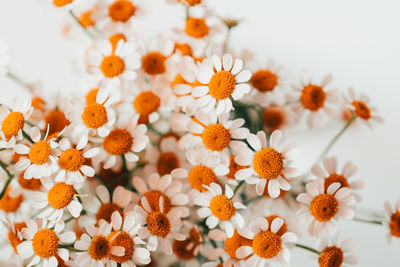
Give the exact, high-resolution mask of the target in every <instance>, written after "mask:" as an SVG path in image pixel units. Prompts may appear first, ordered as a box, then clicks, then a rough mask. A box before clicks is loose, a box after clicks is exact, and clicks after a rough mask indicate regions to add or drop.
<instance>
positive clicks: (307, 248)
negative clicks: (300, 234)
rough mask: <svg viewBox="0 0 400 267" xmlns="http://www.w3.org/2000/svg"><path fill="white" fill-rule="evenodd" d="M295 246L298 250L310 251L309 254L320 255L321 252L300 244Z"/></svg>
mask: <svg viewBox="0 0 400 267" xmlns="http://www.w3.org/2000/svg"><path fill="white" fill-rule="evenodd" d="M295 246H296V247H298V248H302V249H305V250H308V251H310V252H312V253H315V254H318V255H321V252H319V251H318V250H316V249H313V248H310V247H308V246H305V245H301V244H296V245H295Z"/></svg>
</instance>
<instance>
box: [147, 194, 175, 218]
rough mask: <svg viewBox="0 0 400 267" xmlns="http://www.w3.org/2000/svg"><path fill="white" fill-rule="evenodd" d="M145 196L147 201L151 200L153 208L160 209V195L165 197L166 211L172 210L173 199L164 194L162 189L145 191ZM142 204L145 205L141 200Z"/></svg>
mask: <svg viewBox="0 0 400 267" xmlns="http://www.w3.org/2000/svg"><path fill="white" fill-rule="evenodd" d="M144 196H145V197H146V199H147V202H149V206H150V208H151V210H154V211H160V204H159V203H160V197H163V198H164V206H163V210H164V213H168V212H169V211H170V210H171V201H170V200H169V198H168V197H167V196H166V195H164V194H163V193H161V192H160V191H150V192H146V193H144ZM140 206H141V207H143V206H142V203H141V202H140Z"/></svg>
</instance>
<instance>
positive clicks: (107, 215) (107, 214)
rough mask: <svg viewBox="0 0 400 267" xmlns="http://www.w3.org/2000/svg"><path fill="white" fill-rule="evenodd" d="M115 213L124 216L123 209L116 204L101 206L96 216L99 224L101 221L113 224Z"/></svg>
mask: <svg viewBox="0 0 400 267" xmlns="http://www.w3.org/2000/svg"><path fill="white" fill-rule="evenodd" d="M114 211H118V212H119V214H120V215H121V216H123V212H122V208H121V207H120V206H118V205H117V204H114V203H105V204H103V205H102V206H100V208H99V210H98V211H97V214H96V220H97V222H99V221H100V220H101V219H103V220H105V221H107V222H108V223H110V222H111V215H112V214H113V212H114Z"/></svg>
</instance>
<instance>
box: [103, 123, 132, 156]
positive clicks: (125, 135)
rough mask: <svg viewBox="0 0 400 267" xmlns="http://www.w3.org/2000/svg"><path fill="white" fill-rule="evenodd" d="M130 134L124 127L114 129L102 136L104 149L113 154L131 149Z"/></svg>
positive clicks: (119, 153) (120, 153) (123, 152)
mask: <svg viewBox="0 0 400 267" xmlns="http://www.w3.org/2000/svg"><path fill="white" fill-rule="evenodd" d="M132 144H133V137H132V135H131V134H130V133H129V132H128V131H127V130H125V129H114V130H112V131H111V132H110V133H109V134H108V135H107V136H106V137H105V138H104V149H105V150H106V151H107V152H108V153H110V154H113V155H122V154H125V153H127V152H129V150H130V149H131V147H132Z"/></svg>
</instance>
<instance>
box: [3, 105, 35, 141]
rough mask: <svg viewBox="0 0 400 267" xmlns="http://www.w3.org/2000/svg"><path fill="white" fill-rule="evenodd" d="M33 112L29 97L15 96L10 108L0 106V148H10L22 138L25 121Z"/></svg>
mask: <svg viewBox="0 0 400 267" xmlns="http://www.w3.org/2000/svg"><path fill="white" fill-rule="evenodd" d="M32 112H33V108H32V106H31V100H30V99H26V98H25V99H23V98H15V99H14V101H13V103H12V105H11V107H10V109H8V108H6V107H5V106H0V148H12V147H14V146H15V143H16V141H20V140H22V139H23V135H22V131H23V129H24V126H25V121H26V120H27V119H29V117H30V116H31V114H32Z"/></svg>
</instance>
